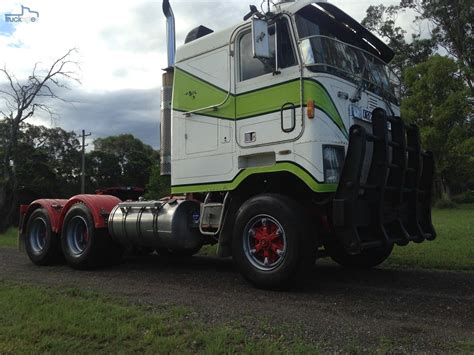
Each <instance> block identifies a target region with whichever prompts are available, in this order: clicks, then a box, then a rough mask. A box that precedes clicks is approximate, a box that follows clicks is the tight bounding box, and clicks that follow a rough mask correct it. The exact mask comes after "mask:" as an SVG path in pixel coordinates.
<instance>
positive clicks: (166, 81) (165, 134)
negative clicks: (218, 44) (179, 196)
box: [160, 0, 176, 175]
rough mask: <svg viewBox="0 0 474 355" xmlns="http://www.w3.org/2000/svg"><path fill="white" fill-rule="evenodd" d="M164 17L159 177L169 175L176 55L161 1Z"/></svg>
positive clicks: (170, 17) (167, 8) (169, 13)
mask: <svg viewBox="0 0 474 355" xmlns="http://www.w3.org/2000/svg"><path fill="white" fill-rule="evenodd" d="M163 13H164V15H165V17H166V42H167V52H168V67H167V68H166V69H165V73H164V74H163V80H162V85H161V125H160V128H161V163H160V165H161V167H160V171H161V175H171V101H172V96H173V74H174V61H175V54H176V35H175V33H176V32H175V21H174V14H173V10H172V9H171V5H170V3H169V0H163Z"/></svg>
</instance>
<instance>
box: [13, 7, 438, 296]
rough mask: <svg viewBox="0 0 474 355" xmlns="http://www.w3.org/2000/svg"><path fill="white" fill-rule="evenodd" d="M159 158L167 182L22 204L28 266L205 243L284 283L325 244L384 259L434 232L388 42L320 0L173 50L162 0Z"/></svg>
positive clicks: (429, 169) (363, 258)
mask: <svg viewBox="0 0 474 355" xmlns="http://www.w3.org/2000/svg"><path fill="white" fill-rule="evenodd" d="M163 10H164V13H165V15H166V17H167V26H168V27H167V35H168V68H167V69H166V72H165V73H164V75H163V90H162V100H161V105H162V114H161V153H162V154H161V159H162V161H161V171H162V174H165V175H171V181H172V193H173V196H170V197H165V198H163V199H161V200H159V201H145V200H142V201H138V202H121V201H120V200H118V199H117V198H115V197H112V196H106V195H102V196H93V195H79V196H75V197H73V198H72V199H70V200H68V201H65V200H39V201H35V202H33V203H32V204H31V205H30V206H22V222H21V228H20V239H21V242H22V243H21V244H22V245H24V247H25V249H26V252H27V253H28V255H29V256H30V259H31V260H32V261H33V262H34V263H36V264H39V265H43V264H49V263H51V262H53V261H54V260H56V259H57V258H60V257H61V256H64V257H65V258H66V260H67V262H68V263H69V264H70V265H71V266H73V267H75V268H90V267H94V266H97V265H99V264H103V263H105V262H110V261H111V260H118V259H119V258H120V255H121V253H122V251H123V250H124V249H125V248H127V247H133V248H146V249H147V250H153V249H156V250H157V252H158V253H159V254H161V255H167V256H168V257H171V256H183V255H187V256H190V255H192V254H194V253H196V252H197V251H198V250H199V249H200V248H201V247H202V246H203V245H206V244H217V245H218V249H217V250H218V251H217V254H218V256H220V257H229V256H231V257H232V258H233V259H234V261H235V263H236V265H237V267H238V268H239V270H240V271H241V272H242V274H243V275H244V276H245V278H246V279H248V280H249V281H250V282H252V283H253V284H255V285H257V286H259V287H270V288H282V287H287V286H288V285H290V284H291V283H292V282H294V281H295V280H297V279H299V278H301V276H302V275H304V274H305V272H306V271H308V270H310V269H311V267H312V265H313V264H314V262H315V259H316V258H317V257H324V256H329V257H331V258H332V259H334V260H335V261H336V262H338V263H339V264H341V265H344V266H347V267H373V266H376V265H378V264H380V263H382V262H383V261H384V260H385V259H386V258H387V257H388V256H389V255H390V253H391V251H392V249H393V247H394V245H399V246H403V245H407V244H408V243H409V242H416V243H419V242H422V241H425V240H433V239H434V238H435V237H436V233H435V230H434V228H433V226H432V223H431V189H432V181H433V174H434V161H433V156H432V154H431V153H428V152H424V151H423V150H422V149H421V147H420V134H419V131H418V128H417V127H416V126H414V125H409V124H405V123H404V122H403V120H402V119H401V118H400V109H399V106H398V102H397V95H396V90H397V88H398V87H397V83H396V81H395V78H394V77H393V75H392V74H391V73H390V71H389V70H388V67H387V64H388V63H389V62H390V61H391V60H392V58H393V56H394V53H393V52H392V50H391V49H390V48H388V47H387V46H386V45H385V44H384V43H383V42H381V41H380V40H379V39H378V38H376V37H375V36H374V35H373V34H371V33H370V32H369V31H368V30H366V29H365V28H364V27H363V26H361V25H360V24H359V23H357V22H356V21H355V20H354V19H352V18H351V17H350V16H349V15H347V14H346V13H344V12H343V11H342V10H340V9H338V8H337V7H335V6H334V5H331V4H329V3H327V2H326V1H317V2H314V1H308V0H299V1H285V2H280V3H278V4H276V5H274V7H273V8H271V9H270V8H269V9H268V12H267V13H260V12H258V11H257V9H256V8H255V7H251V12H250V13H249V14H248V15H247V16H246V17H245V19H244V22H242V23H239V24H237V25H235V26H232V27H230V28H228V29H226V30H222V31H217V32H213V31H212V30H210V29H208V28H206V27H204V26H199V27H198V28H196V29H194V30H192V31H191V32H190V33H189V34H188V36H187V38H186V41H185V42H186V43H185V44H184V45H182V46H181V47H179V48H178V50H177V51H176V52H175V49H174V48H175V44H174V17H173V13H172V10H171V7H170V5H169V3H168V1H166V0H165V1H164V2H163Z"/></svg>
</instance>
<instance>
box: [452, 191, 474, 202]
mask: <svg viewBox="0 0 474 355" xmlns="http://www.w3.org/2000/svg"><path fill="white" fill-rule="evenodd" d="M453 202H454V203H458V204H463V203H474V191H467V192H465V193H463V194H461V195H457V196H454V197H453Z"/></svg>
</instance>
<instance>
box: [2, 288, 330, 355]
mask: <svg viewBox="0 0 474 355" xmlns="http://www.w3.org/2000/svg"><path fill="white" fill-rule="evenodd" d="M259 333H260V332H258V331H257V332H255V334H259ZM252 334H254V333H252ZM265 334H266V337H265V338H258V337H256V336H255V335H249V334H248V331H247V333H246V331H245V328H244V327H243V326H234V327H229V326H225V325H208V324H205V323H204V322H203V321H202V320H199V319H198V318H197V316H196V314H195V313H194V312H192V311H190V310H188V309H185V308H180V307H171V306H162V307H155V308H153V307H146V306H143V305H133V304H130V302H126V301H124V300H122V299H119V298H114V297H111V296H105V295H101V294H98V293H95V292H92V291H83V290H78V289H73V288H70V289H62V290H61V289H55V288H46V287H32V286H27V285H22V284H15V283H10V282H4V281H3V282H2V281H0V354H1V353H7V354H8V353H104V352H106V353H160V354H163V353H203V354H210V353H212V354H215V353H226V354H227V353H255V352H257V353H299V354H302V353H320V352H321V350H320V349H319V348H317V347H316V346H315V345H308V344H305V343H304V342H303V341H301V340H295V339H288V338H286V337H285V336H284V335H283V334H281V333H278V332H277V331H275V332H274V333H272V332H271V331H270V332H269V331H268V330H267V329H265Z"/></svg>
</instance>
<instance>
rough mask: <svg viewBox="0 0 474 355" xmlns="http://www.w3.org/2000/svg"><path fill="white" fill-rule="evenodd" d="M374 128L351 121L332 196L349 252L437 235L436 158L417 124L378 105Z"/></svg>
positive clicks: (340, 234) (339, 231) (337, 223)
mask: <svg viewBox="0 0 474 355" xmlns="http://www.w3.org/2000/svg"><path fill="white" fill-rule="evenodd" d="M389 122H390V124H391V132H389V129H388V125H389ZM372 130H373V132H372V133H369V132H367V131H366V129H365V128H363V127H362V126H359V125H354V126H352V127H351V129H350V134H349V147H348V151H347V155H346V159H345V162H344V167H343V170H342V173H341V179H340V182H339V185H338V189H337V192H336V194H335V197H334V200H333V216H332V217H333V225H334V228H335V231H336V238H337V239H338V242H339V243H340V244H341V245H342V246H343V247H344V248H345V250H346V252H348V253H350V254H358V253H360V252H361V251H362V250H364V249H368V248H373V247H381V246H389V245H393V244H398V245H406V244H408V243H409V242H410V241H414V242H416V243H421V242H423V241H424V240H433V239H435V238H436V232H435V230H434V227H433V224H432V221H431V190H432V186H433V177H434V170H435V166H434V159H433V154H432V153H431V152H424V151H422V150H421V146H420V132H419V129H418V127H417V126H415V125H405V124H404V123H403V121H402V120H401V119H400V118H399V117H388V116H387V115H386V114H385V111H384V110H382V109H376V110H374V112H373V114H372ZM370 148H372V149H370ZM364 170H368V171H364Z"/></svg>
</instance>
